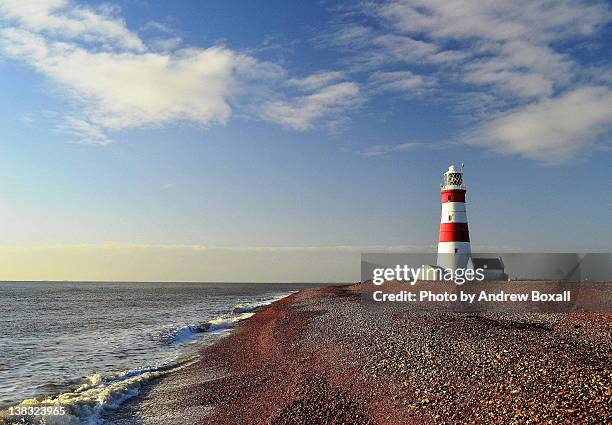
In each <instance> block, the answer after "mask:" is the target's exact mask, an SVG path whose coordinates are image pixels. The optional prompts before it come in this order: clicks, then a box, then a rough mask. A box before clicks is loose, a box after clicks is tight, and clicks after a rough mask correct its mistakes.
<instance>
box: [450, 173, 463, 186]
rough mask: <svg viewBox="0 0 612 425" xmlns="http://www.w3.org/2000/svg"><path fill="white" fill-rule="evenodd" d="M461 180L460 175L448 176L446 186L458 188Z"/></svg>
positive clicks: (451, 174)
mask: <svg viewBox="0 0 612 425" xmlns="http://www.w3.org/2000/svg"><path fill="white" fill-rule="evenodd" d="M461 180H462V176H461V173H450V174H448V184H449V185H451V186H460V185H461Z"/></svg>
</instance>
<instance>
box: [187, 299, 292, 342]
mask: <svg viewBox="0 0 612 425" xmlns="http://www.w3.org/2000/svg"><path fill="white" fill-rule="evenodd" d="M293 292H295V291H291V292H286V293H282V294H277V295H275V296H272V297H268V298H264V299H261V300H257V301H252V302H245V303H240V304H236V305H234V307H233V308H232V311H231V312H230V313H229V314H225V315H222V316H219V317H217V318H214V319H211V320H209V321H207V322H204V323H201V324H192V325H186V326H183V327H182V328H180V329H179V330H178V331H177V332H176V335H175V341H176V342H178V343H179V344H185V343H188V342H192V341H193V340H195V339H196V338H198V336H199V334H202V333H206V332H214V333H220V332H227V331H229V330H231V329H232V328H234V327H235V326H236V324H238V323H239V322H241V321H243V320H246V319H248V318H249V317H251V316H253V315H254V314H255V312H256V311H257V309H260V308H262V307H265V306H267V305H270V304H272V303H273V302H275V301H278V300H280V299H282V298H284V297H286V296H288V295H291V294H292V293H293Z"/></svg>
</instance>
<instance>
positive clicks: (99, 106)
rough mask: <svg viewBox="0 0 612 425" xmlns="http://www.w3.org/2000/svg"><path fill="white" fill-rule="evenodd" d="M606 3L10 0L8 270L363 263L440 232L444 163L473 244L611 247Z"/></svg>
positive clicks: (4, 134) (317, 275)
mask: <svg viewBox="0 0 612 425" xmlns="http://www.w3.org/2000/svg"><path fill="white" fill-rule="evenodd" d="M610 19H611V11H610V7H609V5H608V4H607V3H605V2H596V1H589V2H587V1H556V2H549V1H530V2H522V1H518V2H506V1H501V0H492V1H489V2H485V3H482V2H476V1H467V0H465V1H455V2H448V1H428V2H421V1H417V0H405V1H404V0H389V1H381V2H363V3H360V2H346V3H342V2H286V1H232V2H227V1H206V2H202V1H181V2H159V1H146V0H130V1H120V2H112V3H111V2H97V1H96V2H85V1H68V0H40V1H23V0H20V1H17V0H3V1H2V4H0V90H1V92H2V98H1V99H2V101H0V113H1V116H2V120H1V121H0V140H1V141H2V143H1V144H0V146H1V151H0V167H2V168H1V169H2V170H3V173H2V176H3V178H2V180H1V181H0V196H1V198H0V219H1V220H2V223H4V226H3V231H2V232H1V233H0V250H1V251H2V253H3V256H2V258H3V259H2V260H0V263H1V264H0V266H2V269H3V270H4V275H0V278H5V279H13V278H15V279H17V278H32V279H56V278H57V279H60V278H61V279H63V278H66V279H116V280H125V279H127V280H130V279H135V280H156V277H157V276H161V275H163V276H161V277H159V279H160V280H174V279H176V280H317V279H330V280H344V279H350V278H353V277H355V276H358V273H359V269H358V254H359V253H360V252H364V251H380V250H407V249H413V248H419V249H427V247H431V249H434V247H435V244H436V240H437V227H438V222H439V211H440V205H439V193H438V185H439V183H440V181H441V174H442V172H443V171H444V170H445V169H446V167H447V166H448V164H450V163H452V162H454V163H460V162H464V163H465V164H466V181H467V184H468V202H469V204H468V216H469V220H470V229H471V236H472V243H473V244H474V246H475V247H476V249H478V248H482V249H504V250H530V251H540V250H545V251H575V250H578V251H610V250H611V249H612V242H611V241H610V235H612V224H611V223H612V220H610V211H612V195H611V192H610V190H609V187H610V184H611V183H612V171H611V170H610V163H611V161H610V159H611V158H612V157H611V154H612V152H611V149H612V144H611V143H610V141H611V139H610V136H611V134H612V132H611V129H612V88H611V82H612V71H611V67H610V51H611V49H610V48H611V42H610V40H611V39H612V38H611V37H610V35H611V26H610ZM135 252H136V254H135ZM75 263H79V266H78V267H77V266H76V265H75ZM151 263H156V264H157V265H159V268H155V267H153V268H152V267H150V264H151ZM217 266H218V267H217ZM143 269H146V271H143Z"/></svg>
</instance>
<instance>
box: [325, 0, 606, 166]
mask: <svg viewBox="0 0 612 425" xmlns="http://www.w3.org/2000/svg"><path fill="white" fill-rule="evenodd" d="M341 10H342V11H343V12H344V14H345V15H344V19H345V21H342V18H340V22H339V23H338V24H337V25H336V27H335V30H334V31H332V32H331V33H329V34H327V36H325V37H324V38H323V40H324V43H325V44H326V45H328V46H332V47H334V48H338V49H340V50H341V51H343V52H344V53H346V54H347V55H348V58H347V59H346V61H347V63H348V64H349V66H352V67H353V69H354V70H355V71H360V72H364V71H365V72H368V73H369V74H370V76H369V81H370V83H371V85H372V86H374V87H378V88H379V89H380V90H378V93H383V92H384V93H385V94H386V95H389V94H390V93H396V94H398V95H405V94H406V93H407V92H408V93H411V92H412V93H418V89H419V88H422V87H424V86H425V87H428V88H430V89H435V90H436V93H439V94H440V95H439V96H436V99H437V100H443V101H445V102H448V103H449V104H450V106H451V109H458V110H462V111H470V110H472V111H478V115H477V119H474V118H475V117H472V118H471V124H472V125H475V126H476V128H475V132H476V133H478V134H479V137H478V138H477V140H479V142H478V143H479V144H480V145H481V146H486V147H491V148H493V149H495V150H496V151H497V152H500V153H505V154H520V155H523V156H525V157H527V158H531V159H536V160H549V159H550V158H551V157H554V158H556V159H555V160H556V161H567V160H570V159H571V158H573V157H575V156H577V155H580V154H583V153H585V152H588V151H589V150H590V149H591V148H592V147H593V146H594V144H593V141H594V140H595V139H596V138H597V135H599V134H601V133H602V132H605V131H607V130H609V129H610V123H609V122H607V119H605V118H603V117H604V116H606V112H605V111H604V110H602V109H597V110H593V108H605V107H607V106H608V105H606V104H605V102H602V101H601V99H600V97H601V94H600V95H598V96H594V95H592V96H590V97H589V93H591V94H593V89H592V88H590V87H589V86H590V85H593V83H592V82H591V83H588V84H587V83H583V82H584V81H589V80H590V81H593V78H592V76H593V75H594V74H595V73H594V72H593V71H592V70H589V67H588V66H584V64H580V65H578V62H576V60H575V59H574V57H573V53H575V52H573V51H572V46H573V43H574V44H575V43H576V41H577V40H583V39H585V38H586V37H590V36H597V35H600V34H598V33H599V32H600V30H601V29H602V28H603V27H604V26H605V25H606V24H607V23H609V22H610V20H611V12H610V8H609V6H608V5H606V4H605V3H604V2H597V1H594V2H591V1H589V2H587V1H582V0H561V1H557V2H549V1H546V0H536V1H523V0H519V1H514V2H507V1H504V0H491V1H486V2H482V1H477V0H456V1H452V2H451V1H446V0H433V1H424V0H386V1H374V2H365V3H359V4H357V5H356V6H352V7H350V6H349V7H347V8H344V9H341ZM343 22H344V23H343ZM321 38H322V37H319V38H318V39H319V40H321ZM596 74H597V75H600V76H601V75H605V73H602V72H601V69H600V70H599V71H597V72H596ZM595 80H596V81H597V80H599V81H601V82H602V84H606V83H605V82H604V79H603V78H601V77H598V78H595ZM373 94H377V92H376V91H375V92H374V93H373ZM579 94H582V95H583V96H586V97H589V98H591V99H592V102H588V100H585V103H581V102H580V101H577V100H576V102H573V101H572V99H574V100H575V97H580V96H578V95H579ZM593 96H594V97H593ZM470 99H471V100H470ZM470 102H474V104H473V105H472V106H470V105H468V104H467V103H470ZM483 102H484V104H483ZM568 102H569V103H571V104H572V105H573V106H570V105H568V104H567V103H568ZM586 103H588V104H589V105H588V108H590V109H589V112H588V113H587V114H586V116H585V115H582V117H583V119H582V120H579V119H578V121H581V122H580V123H576V124H575V125H560V124H558V123H555V122H551V120H548V122H549V124H550V127H548V128H549V129H550V130H549V132H548V133H549V134H550V135H552V133H554V134H556V136H557V137H554V138H553V137H549V134H546V135H544V134H543V133H544V129H543V127H544V125H542V126H535V125H533V120H532V119H530V118H529V117H528V116H527V113H522V112H521V111H528V112H529V113H537V114H538V117H541V118H543V119H544V120H546V118H548V117H550V116H551V115H554V114H555V112H554V111H557V109H559V110H560V109H563V110H566V109H574V110H575V111H576V112H578V110H582V109H583V108H584V107H586ZM579 105H580V106H579ZM559 114H561V115H565V114H563V113H561V112H559ZM595 117H597V118H595ZM574 121H576V120H574ZM509 122H511V123H512V126H514V127H516V128H517V129H516V130H513V132H512V134H515V135H516V136H511V135H510V133H511V131H510V129H509V128H508V125H506V124H507V123H509ZM543 136H546V137H543ZM487 137H488V139H487ZM519 138H520V139H521V140H520V141H519V140H518V139H519ZM485 139H486V141H485ZM474 140H476V138H474V137H472V138H471V139H470V143H474ZM568 145H569V146H568ZM510 147H511V148H510ZM375 148H376V147H375ZM382 151H385V149H382V150H381V149H378V148H376V149H372V152H374V155H373V156H377V155H379V154H380V153H378V152H382ZM538 152H546V153H545V154H540V153H538Z"/></svg>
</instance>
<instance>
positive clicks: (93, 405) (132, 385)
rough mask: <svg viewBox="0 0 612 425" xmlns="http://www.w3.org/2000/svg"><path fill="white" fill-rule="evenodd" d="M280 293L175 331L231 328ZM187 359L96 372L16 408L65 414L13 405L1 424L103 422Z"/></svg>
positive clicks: (182, 336) (188, 335) (190, 335)
mask: <svg viewBox="0 0 612 425" xmlns="http://www.w3.org/2000/svg"><path fill="white" fill-rule="evenodd" d="M293 292H295V291H291V292H286V293H282V294H277V295H275V296H272V297H268V298H265V299H260V300H256V301H253V302H248V303H241V304H236V305H235V306H234V307H233V308H232V310H231V312H230V313H228V314H225V315H222V316H218V317H216V318H214V319H211V320H209V321H207V322H205V323H202V324H196V325H187V326H184V327H182V328H180V329H179V330H178V331H177V332H176V334H175V341H176V342H178V343H179V344H183V343H188V342H192V341H193V340H194V339H196V338H197V337H198V336H199V334H202V333H216V334H219V333H224V332H229V330H231V329H232V328H234V327H235V326H236V324H237V323H239V322H241V321H243V320H245V319H248V318H249V317H251V316H253V315H254V314H255V313H256V310H257V309H259V308H261V307H264V306H266V305H269V304H271V303H273V302H274V301H277V300H279V299H281V298H284V297H286V296H288V295H290V294H291V293H293ZM185 363H186V360H185V361H182V362H175V363H168V364H166V365H163V366H160V367H146V368H141V369H133V370H124V371H121V372H116V373H112V374H101V373H95V374H93V375H91V376H89V377H87V378H86V379H85V381H84V382H83V383H81V384H80V385H79V386H78V387H76V388H75V389H74V390H72V391H68V392H64V393H61V394H59V395H54V396H48V397H37V398H31V399H27V400H24V401H22V402H21V403H19V404H18V405H16V406H13V409H15V411H18V412H24V411H25V412H28V409H29V408H37V407H38V408H41V407H58V408H59V407H61V408H62V409H63V410H64V412H65V414H62V415H40V416H34V415H30V416H28V415H10V409H7V410H3V411H0V425H17V424H20V425H101V424H102V419H101V418H102V415H103V413H104V412H107V411H112V410H116V409H118V408H119V407H120V406H121V404H122V403H123V402H124V401H126V400H128V399H130V398H132V397H134V396H136V395H138V394H139V393H140V391H141V389H142V387H143V385H145V384H146V383H147V382H149V381H150V380H152V379H155V378H159V377H161V376H164V375H165V374H167V373H169V372H171V371H172V370H175V369H177V368H179V367H180V366H181V365H183V364H185Z"/></svg>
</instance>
